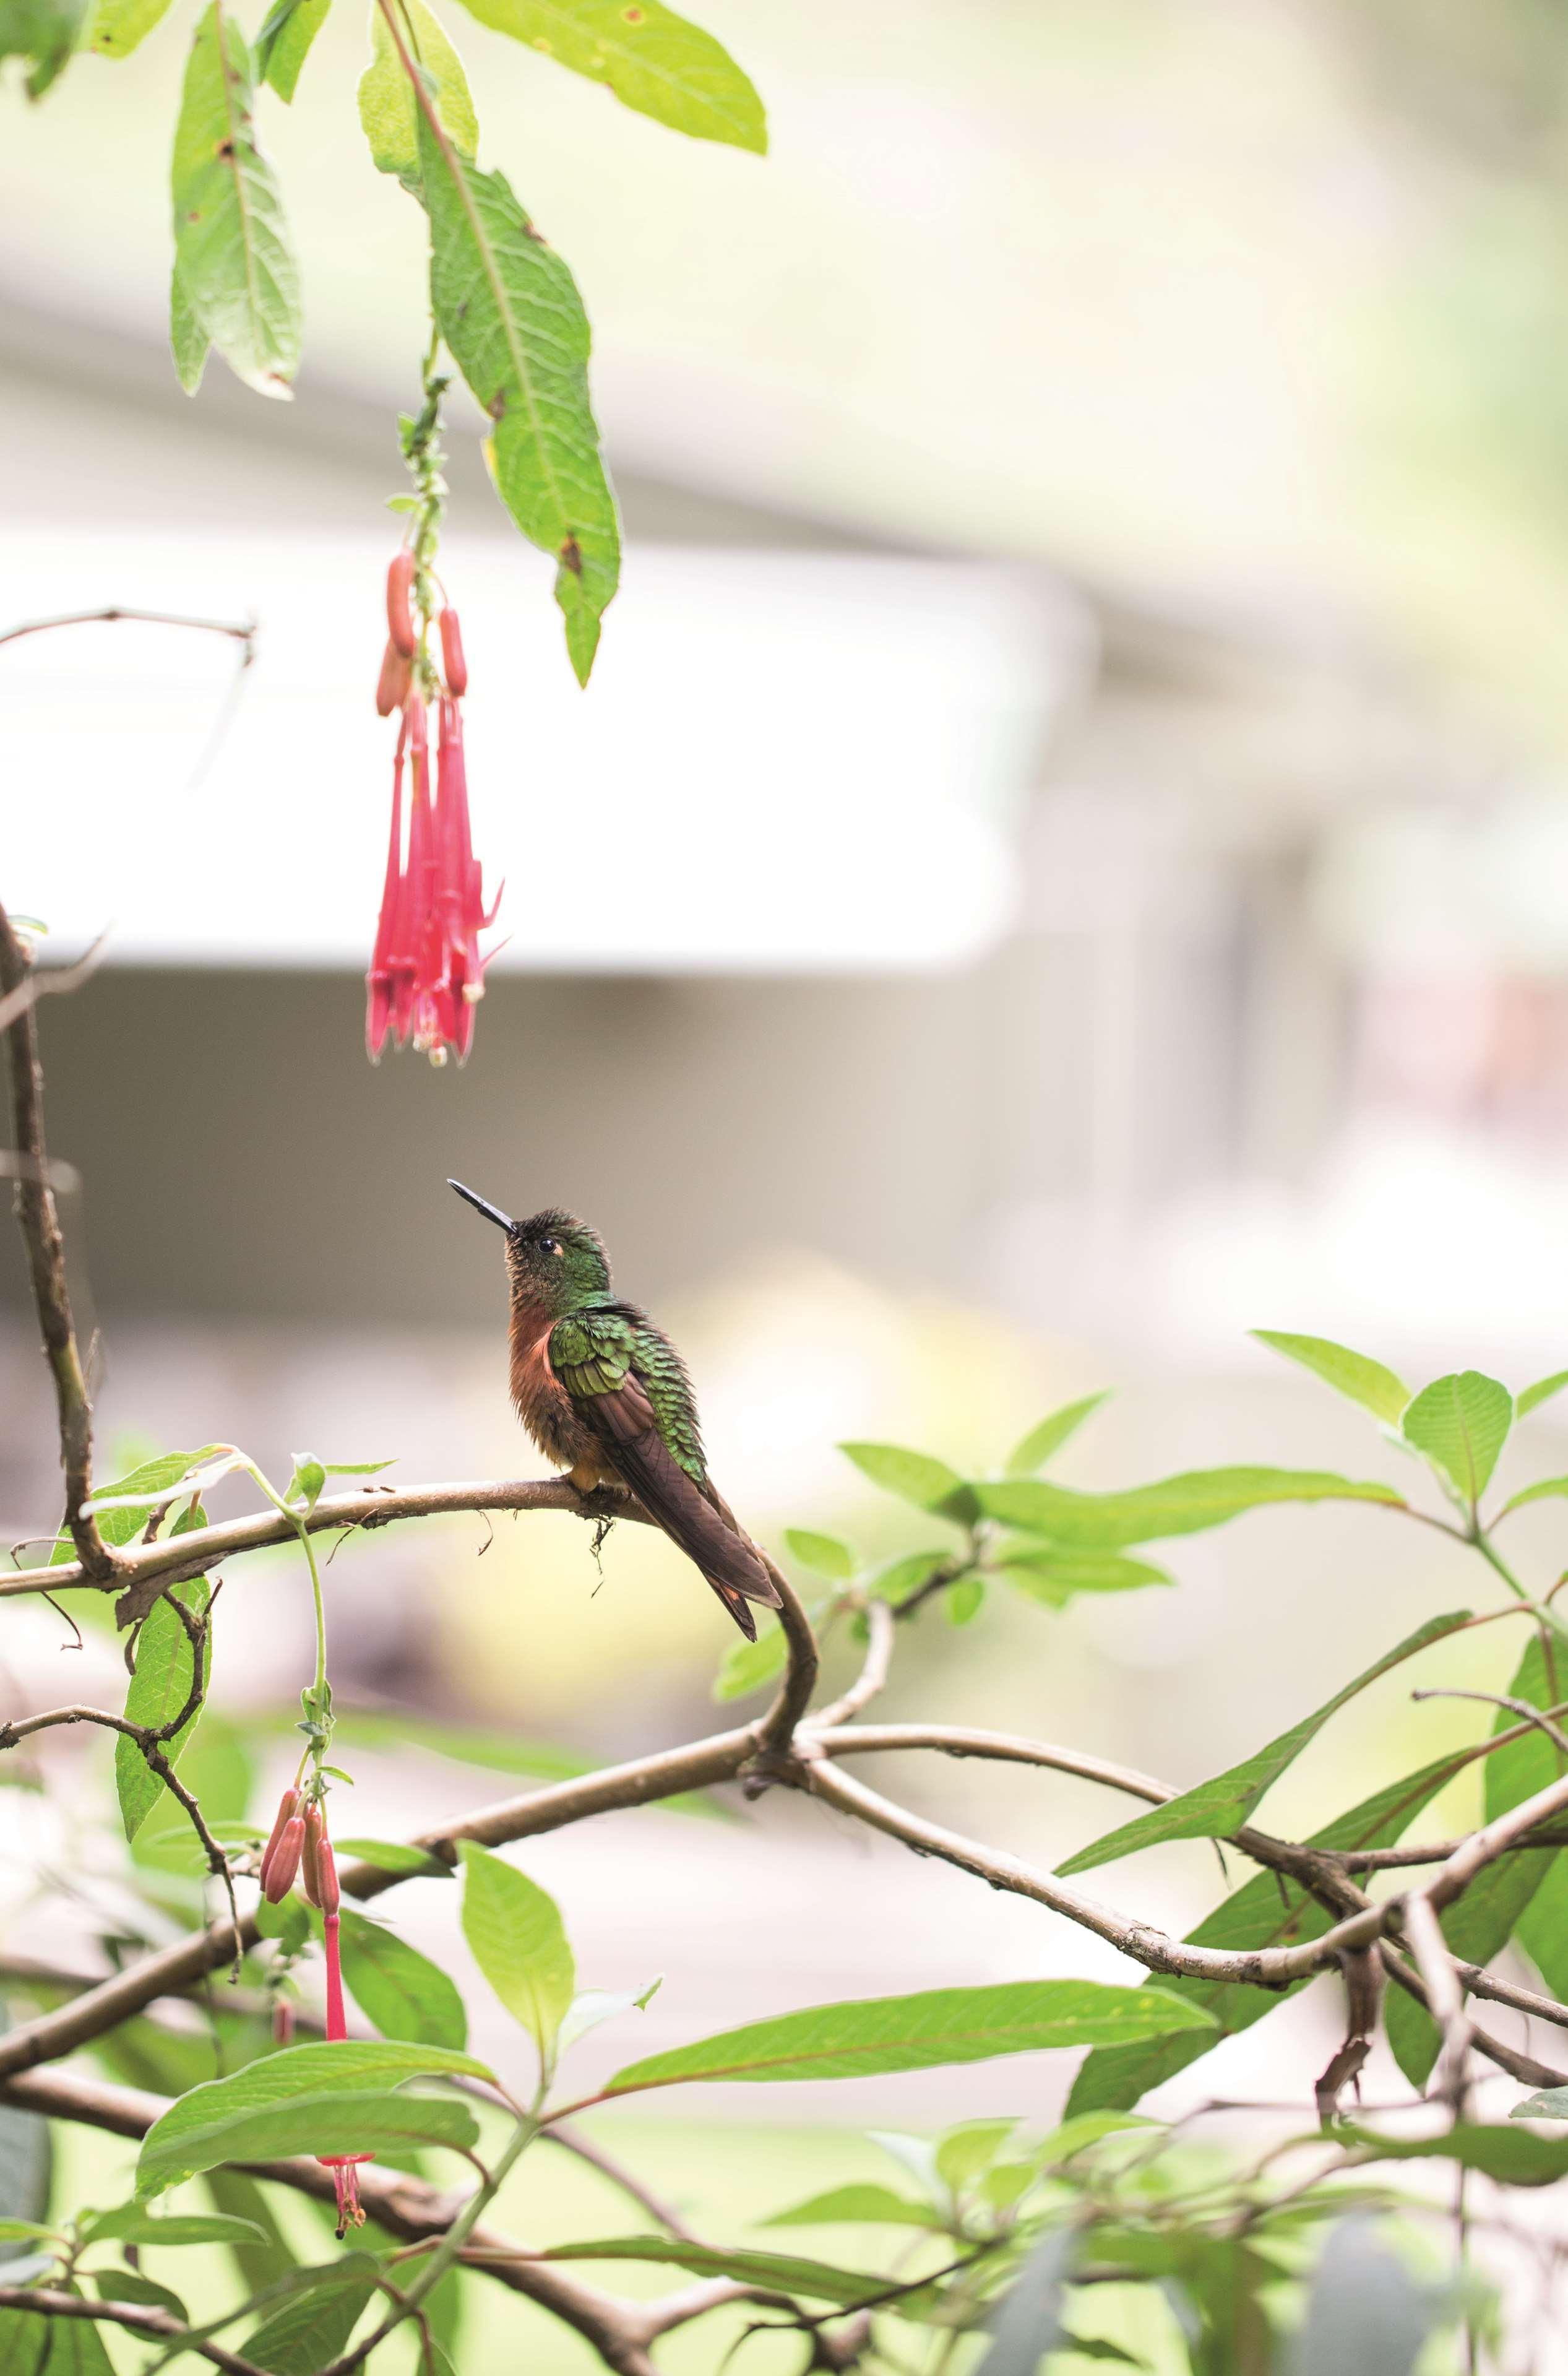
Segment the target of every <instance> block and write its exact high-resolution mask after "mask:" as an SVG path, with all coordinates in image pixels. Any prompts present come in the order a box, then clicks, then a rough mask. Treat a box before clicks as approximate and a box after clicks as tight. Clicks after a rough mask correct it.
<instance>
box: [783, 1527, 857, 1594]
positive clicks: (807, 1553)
mask: <svg viewBox="0 0 1568 2376" xmlns="http://www.w3.org/2000/svg"><path fill="white" fill-rule="evenodd" d="M784 1540H785V1542H786V1543H787V1545H788V1546H789V1549H790V1553H791V1555H792V1556H793V1557H794V1558H795V1559H798V1560H799V1561H800V1563H801V1565H802V1567H805V1568H810V1570H811V1572H812V1574H813V1575H825V1576H826V1577H827V1578H828V1579H829V1581H830V1582H831V1583H834V1584H848V1583H849V1578H850V1577H851V1576H852V1575H853V1574H854V1573H855V1554H854V1552H853V1551H852V1550H850V1549H849V1544H848V1543H841V1542H840V1541H839V1539H838V1538H837V1535H817V1534H814V1533H813V1532H812V1530H811V1528H810V1527H785V1529H784Z"/></svg>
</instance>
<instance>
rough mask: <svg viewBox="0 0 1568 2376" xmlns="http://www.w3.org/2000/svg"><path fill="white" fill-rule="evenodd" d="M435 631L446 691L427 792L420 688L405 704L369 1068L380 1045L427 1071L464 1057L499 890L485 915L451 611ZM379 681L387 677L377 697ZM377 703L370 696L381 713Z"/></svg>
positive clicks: (369, 979) (375, 968)
mask: <svg viewBox="0 0 1568 2376" xmlns="http://www.w3.org/2000/svg"><path fill="white" fill-rule="evenodd" d="M440 627H441V645H442V656H443V662H444V666H445V675H446V681H445V686H444V687H443V686H440V684H439V681H436V682H437V695H436V703H435V733H436V750H435V769H434V786H433V784H432V781H431V766H430V721H429V718H428V715H427V712H426V708H425V703H424V699H423V696H422V694H421V693H420V692H419V691H418V690H417V688H416V689H413V690H410V691H407V692H406V693H405V695H403V696H402V699H401V708H402V717H401V719H400V722H399V725H398V747H397V750H396V752H395V754H394V755H393V762H392V827H391V834H390V838H389V839H388V842H387V848H386V873H385V876H384V878H383V882H382V891H381V915H380V919H379V921H378V923H377V926H376V933H375V945H374V950H373V952H372V956H371V962H370V971H369V973H368V974H367V975H366V977H365V989H366V1002H365V1046H366V1049H367V1051H368V1052H369V1055H370V1058H371V1061H372V1063H375V1062H377V1061H378V1060H379V1058H380V1056H381V1053H382V1051H383V1049H384V1048H385V1047H386V1043H387V1041H388V1040H391V1041H392V1042H393V1044H394V1046H396V1047H398V1048H403V1047H408V1046H410V1045H411V1046H413V1047H415V1048H417V1049H418V1050H419V1051H420V1052H421V1053H422V1055H427V1056H428V1057H429V1058H430V1060H431V1062H432V1063H434V1064H444V1063H445V1062H446V1059H447V1056H448V1054H451V1055H454V1056H456V1057H457V1062H458V1063H462V1062H463V1061H464V1059H465V1058H466V1057H467V1055H468V1053H469V1050H470V1048H471V1047H472V1046H473V1037H474V1007H475V1005H476V1004H477V1003H478V1001H479V1000H480V999H481V998H482V997H483V995H484V968H485V966H486V964H487V963H488V959H487V958H486V957H484V956H481V954H480V946H479V936H480V934H481V932H486V931H488V930H489V928H490V926H491V925H492V924H493V922H494V921H495V915H496V910H497V909H498V908H499V906H500V902H501V895H500V893H499V891H498V892H497V893H496V896H495V897H494V899H493V901H492V902H491V904H490V906H489V908H488V909H487V908H486V906H485V903H484V886H483V870H482V868H481V865H480V862H479V861H478V860H477V859H476V858H475V856H474V853H473V836H472V831H471V828H470V826H469V783H468V766H467V761H466V758H465V756H464V751H463V721H462V712H461V710H460V708H459V707H458V698H459V695H461V693H462V692H463V690H464V688H465V687H466V685H467V683H468V667H467V663H466V661H465V660H464V658H463V649H462V640H461V636H460V635H459V633H458V629H457V617H456V614H455V612H452V611H451V610H450V609H447V610H445V611H443V612H442V613H441V619H440ZM394 657H396V655H395V654H392V653H390V651H389V659H391V658H394ZM419 665H420V668H421V670H422V671H423V672H424V673H425V674H426V676H427V679H434V668H433V667H432V666H431V665H430V664H429V663H428V662H426V661H422V662H421V663H420V664H419ZM385 683H386V679H385V671H384V679H383V688H382V692H384V691H385ZM381 697H382V693H378V697H377V707H380V702H381ZM405 778H407V780H408V785H409V796H408V802H407V812H408V814H407V821H406V824H405V818H404V806H405V803H404V798H403V791H404V783H405Z"/></svg>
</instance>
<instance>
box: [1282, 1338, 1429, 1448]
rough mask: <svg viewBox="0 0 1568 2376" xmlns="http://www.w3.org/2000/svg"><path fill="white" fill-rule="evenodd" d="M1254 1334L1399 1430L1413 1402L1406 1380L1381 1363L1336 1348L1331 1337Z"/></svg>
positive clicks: (1346, 1349)
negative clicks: (1401, 1421) (1403, 1416)
mask: <svg viewBox="0 0 1568 2376" xmlns="http://www.w3.org/2000/svg"><path fill="white" fill-rule="evenodd" d="M1253 1336H1254V1337H1256V1338H1257V1340H1258V1342H1259V1344H1260V1345H1269V1346H1272V1347H1273V1348H1274V1350H1275V1352H1277V1353H1283V1354H1284V1356H1285V1358H1286V1360H1288V1361H1300V1363H1301V1367H1302V1368H1303V1369H1304V1370H1311V1371H1312V1372H1313V1375H1314V1376H1315V1377H1319V1378H1321V1379H1322V1380H1323V1381H1324V1384H1325V1385H1330V1386H1332V1387H1333V1388H1334V1390H1335V1392H1336V1394H1341V1395H1348V1396H1349V1398H1350V1400H1351V1401H1352V1402H1353V1403H1360V1406H1361V1408H1362V1409H1363V1410H1370V1411H1371V1412H1372V1416H1373V1417H1374V1418H1375V1419H1381V1420H1385V1421H1386V1422H1387V1424H1388V1425H1389V1426H1390V1427H1397V1426H1398V1424H1399V1414H1400V1412H1401V1411H1402V1410H1403V1409H1404V1408H1405V1406H1406V1404H1407V1403H1408V1401H1409V1399H1410V1389H1409V1387H1408V1385H1407V1384H1405V1381H1404V1380H1403V1378H1396V1376H1395V1374H1394V1372H1393V1371H1392V1370H1385V1369H1384V1365H1383V1363H1382V1362H1381V1361H1374V1360H1372V1359H1371V1358H1370V1357H1369V1356H1368V1355H1367V1354H1365V1353H1352V1352H1351V1350H1350V1348H1349V1347H1348V1345H1336V1344H1335V1343H1334V1342H1333V1341H1332V1339H1331V1338H1329V1337H1291V1336H1288V1335H1286V1334H1285V1332H1284V1331H1283V1330H1281V1329H1278V1328H1254V1329H1253Z"/></svg>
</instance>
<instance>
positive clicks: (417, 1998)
mask: <svg viewBox="0 0 1568 2376" xmlns="http://www.w3.org/2000/svg"><path fill="white" fill-rule="evenodd" d="M339 1922H340V1924H341V1931H340V1934H339V1935H340V1938H341V1942H342V1951H343V1979H344V1983H345V1985H346V1987H347V1988H348V1990H349V1993H350V1996H351V1997H352V1998H353V2000H354V2002H355V2003H356V2004H357V2005H358V2006H359V2009H360V2011H361V2012H362V2014H364V2016H365V2018H366V2020H367V2021H369V2022H371V2023H372V2024H373V2025H374V2027H375V2028H377V2029H378V2030H379V2031H380V2032H381V2035H382V2036H383V2037H400V2038H405V2039H410V2040H413V2041H416V2042H420V2043H423V2044H425V2045H429V2046H450V2047H455V2048H457V2049H458V2050H459V2051H460V2050H461V2049H462V2048H464V2047H465V2046H466V2045H467V2044H468V2042H469V2017H468V2014H466V2013H465V2012H464V2010H463V2000H462V1998H461V1996H460V1995H459V1994H458V1991H457V1982H456V1981H455V1980H454V1979H453V1978H452V1976H451V1974H450V1973H449V1972H444V1971H443V1970H442V1968H441V1966H440V1965H439V1964H433V1963H432V1962H431V1960H430V1957H429V1956H428V1955H422V1954H420V1951H419V1949H418V1948H417V1947H410V1944H409V1942H408V1941H407V1940H406V1939H401V1938H399V1937H398V1933H397V1932H396V1931H388V1930H387V1929H386V1926H385V1924H383V1923H380V1922H373V1921H372V1920H371V1919H370V1917H369V1916H368V1915H366V1914H355V1913H353V1912H351V1911H350V1909H349V1908H348V1907H344V1909H343V1911H342V1913H341V1914H340V1916H339Z"/></svg>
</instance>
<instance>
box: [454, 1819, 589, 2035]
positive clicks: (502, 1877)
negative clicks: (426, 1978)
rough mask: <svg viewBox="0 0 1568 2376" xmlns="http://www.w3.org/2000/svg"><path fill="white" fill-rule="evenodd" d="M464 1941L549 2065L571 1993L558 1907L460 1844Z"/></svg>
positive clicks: (487, 1856)
mask: <svg viewBox="0 0 1568 2376" xmlns="http://www.w3.org/2000/svg"><path fill="white" fill-rule="evenodd" d="M460 1852H461V1855H462V1859H463V1936H464V1938H465V1939H467V1941H468V1942H469V1947H470V1949H471V1950H472V1952H473V1958H474V1961H475V1963H476V1964H477V1965H478V1966H479V1967H480V1970H481V1972H482V1973H483V1974H484V1977H485V1978H486V1979H487V1980H488V1981H489V1982H490V1985H491V1987H492V1988H493V1990H494V1991H495V1993H496V1995H497V1996H498V1997H499V1998H500V2000H501V2002H502V2003H503V2004H504V2005H505V2008H506V2010H507V2012H508V2013H509V2014H511V2015H512V2017H513V2019H514V2020H515V2021H519V2022H521V2024H522V2026H523V2027H524V2028H525V2029H526V2030H527V2031H528V2033H529V2037H531V2038H532V2039H533V2041H534V2043H535V2045H536V2046H537V2047H538V2048H539V2052H540V2061H542V2062H543V2063H544V2064H545V2065H546V2066H547V2067H548V2065H549V2063H550V2061H551V2060H552V2055H553V2053H554V2049H555V2037H556V2032H557V2031H558V2030H559V2028H560V2026H561V2024H562V2022H563V2021H564V2019H565V2017H566V2014H567V2011H568V2010H569V2008H570V2006H571V2002H572V1999H573V1997H574V1996H575V1995H576V1986H577V1976H576V1965H575V1964H574V1963H573V1960H572V1950H571V1948H570V1947H569V1946H568V1945H567V1943H566V1933H565V1931H564V1928H563V1926H562V1921H561V1914H560V1909H559V1908H558V1907H557V1906H556V1904H555V1900H554V1899H553V1898H552V1897H548V1896H546V1895H545V1893H544V1891H543V1890H542V1889H540V1887H539V1885H538V1883H536V1882H532V1881H530V1880H529V1877H528V1875H527V1874H526V1873H522V1872H519V1871H517V1867H516V1866H515V1865H510V1864H507V1863H506V1862H505V1860H504V1859H502V1858H500V1857H498V1856H492V1855H491V1853H490V1851H489V1849H488V1848H481V1847H475V1846H474V1844H473V1842H472V1841H471V1840H464V1841H463V1842H462V1843H461V1851H460Z"/></svg>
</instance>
